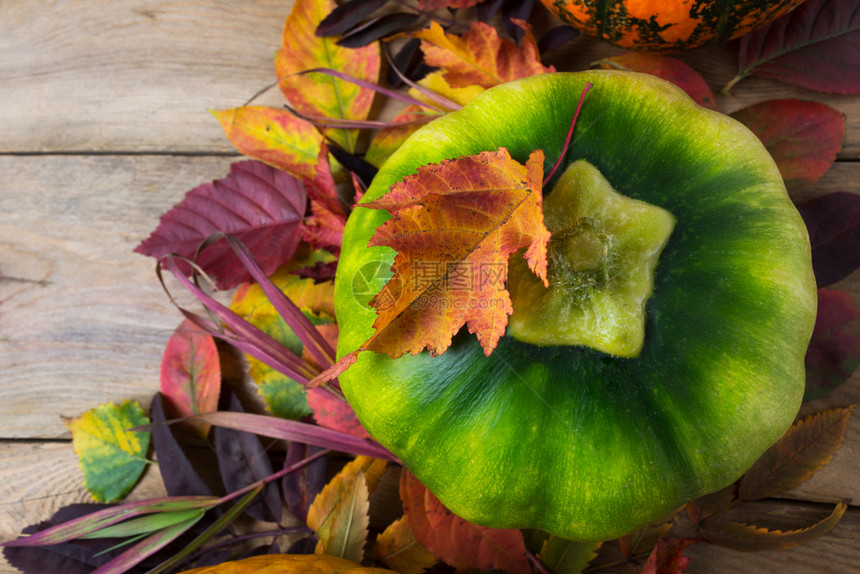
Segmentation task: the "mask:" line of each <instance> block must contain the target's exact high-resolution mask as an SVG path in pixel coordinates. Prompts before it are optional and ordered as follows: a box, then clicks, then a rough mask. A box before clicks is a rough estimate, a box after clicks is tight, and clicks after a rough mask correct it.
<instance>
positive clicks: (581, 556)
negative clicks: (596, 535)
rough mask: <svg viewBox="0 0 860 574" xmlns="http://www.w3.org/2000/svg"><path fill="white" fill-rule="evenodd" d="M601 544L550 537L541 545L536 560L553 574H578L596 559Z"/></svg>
mask: <svg viewBox="0 0 860 574" xmlns="http://www.w3.org/2000/svg"><path fill="white" fill-rule="evenodd" d="M601 544H603V543H602V542H574V541H572V540H565V539H564V538H559V537H558V536H550V537H549V538H547V540H546V542H544V543H543V548H541V551H540V554H538V556H537V557H538V559H539V560H540V561H541V563H542V564H543V565H544V566H546V567H547V568H549V569H550V570H551V571H552V572H554V574H579V573H580V572H582V571H583V570H584V569H585V567H586V566H588V563H589V562H591V561H592V560H594V559H595V558H596V557H597V551H598V550H599V549H600V545H601Z"/></svg>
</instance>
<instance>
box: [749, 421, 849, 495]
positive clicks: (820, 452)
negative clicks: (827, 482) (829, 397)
mask: <svg viewBox="0 0 860 574" xmlns="http://www.w3.org/2000/svg"><path fill="white" fill-rule="evenodd" d="M853 410H854V405H851V406H849V407H845V408H836V409H830V410H827V411H823V412H820V413H817V414H815V415H812V416H810V417H807V418H805V419H803V420H802V421H799V422H796V423H794V424H793V425H792V426H791V428H789V429H788V432H786V433H785V434H784V435H783V436H782V438H781V439H779V440H778V441H777V442H776V444H774V445H773V446H772V447H770V448H769V449H768V450H767V451H766V452H765V453H764V454H763V455H762V457H761V458H760V459H758V461H756V463H755V464H754V465H753V466H752V468H750V469H749V470H748V471H747V472H746V474H744V476H743V477H742V478H741V481H740V497H741V498H742V499H744V500H758V499H760V498H767V497H768V496H774V495H776V494H779V493H781V492H785V491H786V490H791V489H792V488H794V487H796V486H798V485H799V484H800V483H802V482H803V481H805V480H807V479H808V478H809V477H811V476H812V475H813V474H815V473H816V472H817V471H818V470H819V469H820V468H821V467H823V466H824V465H825V464H827V463H828V462H830V459H831V458H833V453H835V452H836V450H837V449H838V448H839V446H840V445H841V444H842V437H843V436H844V435H845V428H846V427H847V425H848V419H849V418H851V413H852V411H853Z"/></svg>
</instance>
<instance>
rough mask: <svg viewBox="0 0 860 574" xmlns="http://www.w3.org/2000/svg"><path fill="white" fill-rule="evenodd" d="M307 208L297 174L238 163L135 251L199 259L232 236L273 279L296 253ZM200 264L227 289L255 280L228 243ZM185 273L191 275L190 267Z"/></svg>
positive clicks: (195, 193)
mask: <svg viewBox="0 0 860 574" xmlns="http://www.w3.org/2000/svg"><path fill="white" fill-rule="evenodd" d="M314 159H315V160H316V155H314ZM306 206H307V196H306V194H305V190H304V187H303V185H302V183H301V182H300V181H299V180H297V179H296V178H294V177H292V176H291V175H289V174H287V173H284V172H282V171H279V170H277V169H273V168H271V167H269V166H267V165H265V164H262V163H260V162H256V161H243V162H239V163H234V164H233V165H231V166H230V175H228V176H227V177H225V178H224V179H219V180H216V181H213V182H212V183H207V184H204V185H201V186H199V187H196V188H194V189H192V190H191V191H189V192H188V193H187V194H186V196H185V198H184V199H183V200H182V202H180V203H179V204H178V205H176V206H175V207H174V208H173V209H171V210H170V211H168V212H167V213H165V214H164V215H163V216H162V217H161V222H160V223H159V225H158V228H156V230H155V231H153V232H152V235H150V236H149V238H148V239H146V240H145V241H144V242H143V243H141V244H140V245H138V246H137V247H136V248H135V251H136V252H137V253H142V254H144V255H150V256H152V257H162V256H165V255H167V254H171V253H174V254H178V255H180V256H182V257H185V258H188V259H193V258H194V255H195V253H196V252H197V250H198V248H199V247H200V245H201V244H202V243H203V242H204V241H205V240H206V239H207V238H209V237H210V236H211V235H212V234H214V233H217V232H222V233H229V234H232V235H235V236H236V237H237V238H238V239H239V240H241V241H242V242H243V243H244V244H245V245H247V247H248V250H249V251H250V252H251V253H252V254H253V256H254V258H256V260H257V261H259V265H260V267H262V269H263V270H264V272H265V273H267V274H272V273H274V271H275V269H277V268H278V266H279V265H281V264H282V263H285V262H286V261H289V260H290V258H291V257H292V255H293V253H294V252H295V249H296V246H297V245H298V243H299V239H300V237H299V224H300V223H301V221H302V218H303V217H304V214H305V209H306ZM197 264H198V265H199V266H200V267H201V268H202V269H204V270H205V271H206V272H207V273H209V274H211V275H212V276H214V277H215V279H216V281H217V284H218V287H219V288H221V289H229V288H230V287H234V286H236V285H238V284H239V283H244V282H247V281H251V279H252V276H251V274H250V273H249V272H248V271H247V270H246V269H245V267H244V266H243V265H242V263H241V262H240V261H239V259H237V258H236V257H235V256H234V255H233V254H232V253H231V248H230V247H229V245H227V244H225V243H224V242H223V241H218V242H216V243H215V244H213V245H210V246H208V247H207V248H206V249H205V250H203V251H202V252H201V253H200V256H199V258H198V259H197ZM180 269H182V270H183V272H185V273H186V274H188V273H190V270H189V268H188V267H187V266H184V267H183V266H180Z"/></svg>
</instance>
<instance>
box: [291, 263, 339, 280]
mask: <svg viewBox="0 0 860 574" xmlns="http://www.w3.org/2000/svg"><path fill="white" fill-rule="evenodd" d="M335 273H337V260H335V261H326V262H323V261H317V262H316V263H314V264H313V266H312V267H302V268H301V269H296V270H295V271H293V275H298V276H299V277H301V278H302V279H313V280H314V284H317V283H325V282H326V281H334V276H335Z"/></svg>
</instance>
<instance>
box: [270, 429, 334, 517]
mask: <svg viewBox="0 0 860 574" xmlns="http://www.w3.org/2000/svg"><path fill="white" fill-rule="evenodd" d="M319 450H321V449H320V447H315V446H309V445H307V444H303V443H300V442H291V443H290V445H289V446H288V447H287V459H286V460H285V461H284V468H288V467H290V466H292V465H294V464H296V463H297V462H300V461H302V460H304V459H305V458H307V457H309V456H311V455H312V454H314V453H316V452H318V451H319ZM325 482H326V461H325V458H318V459H316V460H315V461H313V462H311V463H309V464H307V465H305V466H304V467H302V468H301V469H300V470H297V471H295V472H292V473H290V474H288V475H286V476H284V478H283V479H282V480H281V487H282V488H283V490H284V500H285V501H286V502H287V508H289V509H290V512H291V513H292V515H293V516H295V517H296V518H298V519H299V520H300V521H301V522H307V519H308V508H310V505H311V503H312V502H313V501H314V498H315V497H316V495H317V494H319V492H320V491H321V490H322V489H323V486H325Z"/></svg>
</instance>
